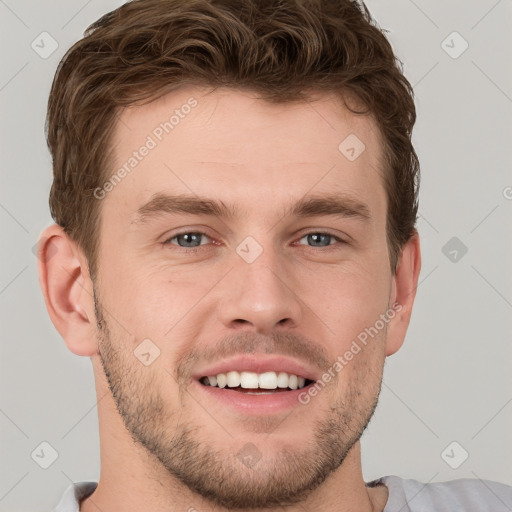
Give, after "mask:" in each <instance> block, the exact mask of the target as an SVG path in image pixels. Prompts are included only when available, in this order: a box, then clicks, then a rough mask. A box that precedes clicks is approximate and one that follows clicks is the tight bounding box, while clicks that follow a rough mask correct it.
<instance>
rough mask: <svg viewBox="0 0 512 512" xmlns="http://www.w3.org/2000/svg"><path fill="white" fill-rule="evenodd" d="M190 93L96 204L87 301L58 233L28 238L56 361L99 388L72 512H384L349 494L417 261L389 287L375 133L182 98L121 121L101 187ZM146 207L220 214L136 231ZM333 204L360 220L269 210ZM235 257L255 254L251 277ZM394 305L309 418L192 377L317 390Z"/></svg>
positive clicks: (161, 216)
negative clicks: (169, 198) (81, 360)
mask: <svg viewBox="0 0 512 512" xmlns="http://www.w3.org/2000/svg"><path fill="white" fill-rule="evenodd" d="M192 96H193V97H194V98H195V99H196V100H197V106H196V107H194V108H193V109H191V111H190V113H188V114H187V115H186V116H184V117H183V118H182V119H180V121H179V124H177V125H176V126H175V127H174V129H173V130H172V131H171V132H170V133H168V134H164V136H163V137H162V140H161V141H158V140H157V139H156V138H155V137H153V138H155V140H157V142H158V144H157V145H156V147H154V148H152V149H151V150H150V151H149V152H148V154H147V156H145V157H144V158H143V159H141V161H140V162H138V163H137V166H136V167H134V168H133V170H132V171H131V172H130V173H129V174H128V175H127V176H126V177H124V178H123V179H122V180H121V181H120V182H119V183H118V184H116V186H115V187H114V188H113V189H112V190H111V191H109V192H108V193H107V194H106V195H105V197H104V198H103V199H101V200H100V201H101V208H102V211H101V218H102V225H101V230H100V244H99V245H100V247H99V260H98V261H99V267H98V276H97V279H96V282H95V283H94V290H93V283H92V281H91V279H90V276H89V274H88V268H87V263H86V260H85V258H84V255H83V253H82V251H81V250H80V248H79V247H78V246H77V245H76V244H75V243H74V242H73V241H72V240H70V239H69V237H67V235H66V234H65V233H64V232H63V230H62V229H61V228H60V227H59V226H56V225H53V226H50V227H49V228H47V229H46V230H45V231H44V232H43V233H42V235H41V243H40V247H39V251H40V256H41V257H40V259H39V261H40V263H39V271H40V283H41V287H42V290H43V294H44V297H45V301H46V305H47V308H48V311H49V314H50V316H51V319H52V321H53V323H54V325H55V326H56V328H57V329H58V331H59V332H60V334H61V335H62V337H63V339H64V340H65V342H66V344H67V346H68V348H69V350H71V351H72V352H73V353H75V354H78V355H81V356H89V357H90V358H91V361H92V364H93V369H94V376H95V382H96V391H97V397H98V418H99V428H100V441H101V475H100V481H99V484H98V487H97V489H96V490H95V492H94V493H93V494H92V495H91V496H90V497H89V498H87V499H85V500H83V501H82V503H81V508H80V509H81V511H82V512H93V511H94V512H97V511H98V510H102V511H104V512H108V511H113V510H123V511H125V512H132V511H134V512H135V511H140V510H152V511H154V512H160V511H164V510H165V511H166V512H169V511H178V510H180V511H181V510H194V509H195V510H198V511H204V512H206V511H213V510H215V511H218V512H220V511H223V510H229V509H230V508H234V507H235V506H238V508H240V509H243V510H254V511H255V510H263V508H265V509H266V510H272V511H273V510H282V507H283V506H286V507H287V510H288V511H290V512H299V511H304V510H307V511H308V512H316V511H320V510H322V511H324V510H330V511H348V510H358V511H376V510H379V511H381V510H382V509H383V508H384V506H385V503H386V501H387V498H388V491H387V488H386V487H385V486H379V487H375V488H369V487H366V486H365V482H364V480H363V475H362V468H361V452H360V441H359V438H360V435H361V433H362V431H363V430H364V428H365V427H366V425H367V424H368V422H369V420H370V418H371V416H372V414H373V411H374V408H375V405H376V403H377V398H378V393H379V390H380V384H381V380H382V371H383V365H384V361H385V358H386V357H387V356H389V355H391V354H393V353H395V352H396V351H397V350H398V349H399V348H400V346H401V345H402V343H403V341H404V338H405V334H406V330H407V327H408V324H409V320H410V315H411V310H412V306H413V301H414V297H415V290H416V286H417V283H418V275H419V271H420V266H421V259H420V248H419V240H418V237H417V236H414V237H413V238H412V239H411V240H410V241H409V242H408V243H407V244H405V245H404V247H403V248H402V251H401V254H400V260H399V265H398V269H397V272H396V273H395V274H392V273H391V270H390V263H389V256H388V247H387V240H386V207H387V206H386V204H387V198H386V193H385V190H384V186H383V183H382V166H381V164H380V159H381V158H382V149H381V148H382V142H381V139H380V134H379V132H378V130H377V128H376V124H375V122H374V121H373V120H372V118H370V117H368V116H356V115H354V114H351V113H350V112H349V111H348V110H347V109H346V108H345V107H344V106H343V105H342V104H341V103H340V102H339V101H337V100H336V98H334V97H332V96H327V95H320V96H318V97H317V98H315V101H314V102H309V103H308V102H297V103H284V104H283V103H279V104H270V103H268V102H265V101H263V100H261V99H256V98H255V96H254V95H253V94H252V93H250V92H247V91H243V92H242V91H239V90H232V89H218V90H215V91H213V92H209V91H208V90H207V89H204V88H199V87H197V88H187V89H180V90H177V91H174V92H172V93H170V94H168V95H166V96H164V97H162V98H160V99H159V100H157V101H155V102H153V103H151V104H148V105H144V106H138V107H132V108H129V109H126V110H125V111H124V112H123V113H122V114H121V118H120V121H119V122H118V124H117V127H116V132H115V142H114V147H115V152H114V154H115V160H116V161H115V166H114V167H113V168H112V170H111V172H109V173H108V176H111V174H113V173H114V172H115V171H116V170H117V169H118V168H119V167H121V166H122V165H123V163H125V162H126V161H127V160H128V158H129V157H130V156H131V155H132V152H133V151H134V150H135V149H136V148H139V147H140V146H141V145H142V144H144V143H145V141H146V140H147V137H148V135H151V134H152V133H153V131H154V129H155V127H157V126H159V125H160V123H162V122H164V121H166V120H168V119H169V116H170V115H171V114H172V112H173V111H174V110H175V109H177V108H180V106H182V105H184V104H185V103H186V102H187V100H188V99H189V98H190V97H192ZM349 134H356V135H357V137H358V138H359V139H360V140H361V141H363V142H364V144H365V150H364V151H363V152H362V153H361V155H360V156H359V157H358V158H356V159H355V160H354V161H350V160H349V159H347V158H346V157H345V156H344V155H343V154H342V153H341V152H340V151H339V150H338V145H339V144H340V142H341V141H343V140H344V139H345V138H346V137H347V136H348V135H349ZM157 193H166V194H169V195H170V194H173V195H176V194H180V195H185V194H187V195H192V196H194V197H197V196H200V197H201V198H203V197H204V198H208V199H210V200H212V201H218V202H222V203H224V204H226V205H229V206H230V207H232V208H234V209H235V210H234V212H233V215H232V216H231V217H224V216H220V215H209V214H207V213H206V212H203V213H178V212H170V211H167V212H163V211H160V212H159V213H158V214H153V215H151V214H149V215H148V216H147V217H146V218H145V220H144V221H141V220H140V219H139V220H138V221H137V216H136V214H137V210H138V209H139V208H140V207H141V206H142V205H143V204H145V203H147V202H148V201H149V200H151V199H152V198H154V195H155V194H157ZM332 194H338V195H344V198H345V200H346V198H347V197H350V198H351V199H352V200H353V203H352V206H353V205H354V204H355V202H357V203H360V204H362V205H365V206H366V208H367V210H368V213H369V216H368V217H367V218H365V217H363V216H361V215H350V216H347V215H332V214H331V215H327V214H325V213H324V214H322V213H318V212H317V213H315V214H314V215H312V214H310V215H306V216H301V217H299V216H294V215H292V214H290V212H289V210H288V211H285V208H290V209H291V207H292V205H294V204H295V203H296V202H298V201H299V200H302V199H308V198H311V197H315V198H319V197H320V198H322V197H327V196H328V195H332ZM349 206H350V205H349ZM310 213H311V212H310ZM198 232H200V233H203V235H196V236H195V237H194V235H192V236H191V235H189V236H188V238H187V237H186V236H185V237H184V236H181V237H177V234H182V235H183V234H184V233H198ZM325 233H327V234H326V235H325ZM315 234H316V237H315ZM319 234H320V236H319ZM321 234H324V235H323V236H322V235H321ZM307 235H313V236H309V237H308V236H307ZM329 235H332V236H329ZM248 236H250V237H252V239H250V240H253V239H254V240H255V241H256V242H253V241H251V242H250V243H249V245H246V241H245V242H244V240H245V239H246V237H248ZM336 237H338V238H339V239H341V240H344V241H345V242H341V241H339V240H338V239H337V238H336ZM166 241H167V242H166ZM165 242H166V243H165ZM241 242H244V243H243V244H242V245H241V247H242V249H245V251H247V250H249V252H250V253H251V252H252V254H254V251H255V250H257V249H255V248H258V247H259V248H262V249H263V251H262V252H261V254H259V255H257V257H256V258H255V259H254V260H253V261H251V262H248V261H247V260H246V259H244V258H243V257H242V256H241V255H243V251H242V252H240V247H239V246H240V244H241ZM251 244H253V245H251ZM254 244H256V245H254ZM237 248H239V252H237ZM47 254H49V255H51V257H45V255H47ZM94 296H96V300H97V304H96V308H95V303H94V298H93V297H94ZM395 303H396V304H399V305H400V306H401V307H400V308H399V311H396V313H395V314H394V315H393V317H392V318H391V319H390V320H389V321H388V322H387V324H386V327H385V328H384V329H381V330H380V331H379V333H378V335H376V336H375V337H373V338H369V341H368V343H367V344H366V345H365V346H363V347H362V350H361V351H360V352H359V353H357V355H354V357H353V359H352V360H350V361H348V362H347V364H346V365H344V366H343V369H342V370H341V371H337V372H335V376H334V378H332V379H330V382H329V383H328V384H327V385H325V387H324V388H323V389H321V390H320V391H319V392H318V393H317V394H316V396H314V397H313V398H311V400H310V401H309V402H308V403H307V404H304V403H301V402H300V401H299V400H297V399H296V396H297V393H299V391H298V390H297V391H291V390H290V391H281V392H276V391H274V392H271V394H267V395H259V396H256V395H247V394H246V393H243V392H240V391H234V390H232V389H231V390H230V389H227V388H225V389H224V390H221V389H216V388H215V389H214V388H211V387H207V386H205V385H204V384H203V383H201V382H200V380H199V379H200V377H203V376H206V375H207V374H208V372H210V370H212V369H213V368H214V367H215V366H218V365H219V364H221V363H222V362H223V361H225V360H229V359H231V358H232V357H234V356H238V355H243V354H245V355H247V354H250V357H251V358H252V359H251V361H252V362H254V363H257V364H259V365H260V367H261V370H262V372H263V370H265V369H268V368H266V367H265V365H267V366H268V365H271V362H270V357H271V356H273V355H280V356H282V358H283V359H282V360H281V361H280V362H278V363H276V364H277V365H278V364H283V365H288V366H290V365H291V367H292V366H293V367H294V368H296V369H297V370H296V371H297V373H298V374H300V373H301V372H302V373H304V375H305V376H307V377H309V378H310V379H309V380H312V381H317V380H318V379H320V378H322V375H323V374H324V372H326V371H327V370H328V368H329V367H331V368H332V366H333V363H334V362H335V361H336V360H337V357H338V356H340V355H343V354H344V353H345V352H346V351H347V350H349V349H350V346H351V343H352V341H353V340H354V339H356V338H357V336H358V334H359V333H361V332H362V331H363V330H364V329H365V328H367V327H370V326H373V325H374V324H375V322H376V320H378V319H379V318H381V317H380V316H379V315H382V314H383V313H386V311H389V309H390V308H391V305H393V304H395ZM98 323H99V326H102V327H103V329H101V330H100V329H99V326H98ZM146 339H149V340H151V342H150V343H151V344H152V345H150V346H151V347H154V346H156V347H158V349H159V351H160V354H159V356H158V357H157V358H156V359H154V361H153V362H151V364H148V365H145V364H143V363H141V361H140V360H139V359H138V358H137V357H136V356H135V355H134V350H136V349H137V347H138V346H139V345H140V343H141V342H142V340H146ZM146 347H147V345H146ZM152 350H154V349H152ZM146 352H147V350H146ZM274 362H275V361H274ZM229 364H231V363H229V362H228V365H229ZM236 364H238V365H239V366H240V365H241V364H242V363H240V362H237V363H236ZM274 366H276V365H274ZM105 369H106V370H107V371H106V372H105ZM231 369H232V370H244V368H231ZM271 369H274V367H272V368H271ZM212 371H213V370H212ZM260 373H261V372H260ZM107 374H108V375H107ZM313 384H314V382H313ZM307 389H311V388H304V390H307ZM211 391H213V392H211ZM221 395H222V396H221ZM234 395H236V398H237V401H231V399H230V398H229V397H230V396H234ZM278 396H279V397H286V396H289V397H292V398H291V399H285V400H284V401H283V400H281V401H279V400H278ZM226 397H228V398H227V399H226ZM248 452H249V455H250V457H249V459H244V454H245V455H247V453H248ZM240 454H242V455H240ZM251 457H252V458H251ZM247 460H249V463H247Z"/></svg>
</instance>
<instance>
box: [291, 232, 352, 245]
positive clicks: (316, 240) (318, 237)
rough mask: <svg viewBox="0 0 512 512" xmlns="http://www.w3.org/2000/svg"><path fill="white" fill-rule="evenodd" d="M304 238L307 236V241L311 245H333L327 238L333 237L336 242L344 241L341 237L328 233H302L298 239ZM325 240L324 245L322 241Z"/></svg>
mask: <svg viewBox="0 0 512 512" xmlns="http://www.w3.org/2000/svg"><path fill="white" fill-rule="evenodd" d="M304 238H307V240H308V242H310V243H312V244H313V245H312V247H328V246H329V245H333V244H331V243H330V240H329V239H331V240H332V239H333V238H334V239H335V240H336V241H338V242H341V243H344V240H342V239H341V238H339V237H337V236H335V235H331V234H330V233H321V232H318V233H308V234H307V235H304V236H303V237H302V238H301V239H300V240H304ZM326 241H327V244H326V245H324V244H323V243H324V242H326Z"/></svg>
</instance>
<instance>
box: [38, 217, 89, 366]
mask: <svg viewBox="0 0 512 512" xmlns="http://www.w3.org/2000/svg"><path fill="white" fill-rule="evenodd" d="M37 256H38V272H39V284H40V286H41V290H42V292H43V296H44V301H45V304H46V309H47V310H48V314H49V315H50V318H51V320H52V322H53V325H55V328H56V329H57V330H58V331H59V333H60V335H61V336H62V338H63V339H64V341H65V342H66V345H67V346H68V348H69V350H71V352H73V353H74V354H76V355H80V356H92V355H94V354H97V353H98V347H97V341H96V319H95V314H94V299H93V288H92V281H91V279H90V276H89V269H88V266H87V263H86V259H85V257H84V256H83V253H82V251H81V250H80V248H79V247H78V245H77V244H76V243H75V242H74V241H73V240H71V238H70V237H69V236H68V235H67V234H66V233H65V232H64V230H63V229H62V228H61V227H60V226H58V225H56V224H53V225H51V226H49V227H48V228H46V229H45V230H44V231H43V232H42V233H41V235H40V236H39V240H38V248H37Z"/></svg>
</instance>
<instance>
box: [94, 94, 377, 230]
mask: <svg viewBox="0 0 512 512" xmlns="http://www.w3.org/2000/svg"><path fill="white" fill-rule="evenodd" d="M113 155H114V162H113V168H112V169H111V171H110V173H111V174H110V176H111V177H115V176H114V175H115V174H121V175H122V177H121V178H120V179H117V178H119V176H118V177H117V178H116V179H115V180H113V181H115V182H116V183H115V184H114V186H112V187H109V189H110V190H111V191H110V192H109V193H108V195H107V201H105V204H103V208H104V209H107V210H110V211H111V213H113V214H115V213H117V214H119V213H120V211H121V210H122V211H123V216H124V217H126V216H129V217H130V220H133V218H134V216H135V215H136V213H137V210H138V209H139V208H140V207H141V206H142V205H143V204H145V203H147V202H148V201H149V200H150V199H151V197H153V196H154V195H155V194H157V193H159V192H167V193H173V194H187V195H191V194H192V195H193V194H196V195H200V196H202V197H209V196H212V195H214V196H216V197H221V198H222V199H223V200H225V202H226V203H230V204H234V203H235V202H239V203H243V204H239V206H240V207H241V208H240V211H242V209H243V210H244V211H245V213H248V212H249V211H250V207H251V206H252V207H253V208H256V209H257V208H258V207H259V209H260V213H261V208H262V207H263V206H264V205H265V206H264V207H265V209H267V210H268V209H270V208H272V207H275V208H276V209H277V208H278V207H279V206H282V204H283V202H286V203H288V201H287V199H289V198H290V197H291V196H296V197H297V198H300V197H303V196H304V195H305V194H307V193H308V192H309V191H310V192H312V193H315V195H317V196H318V194H321V193H322V192H342V193H349V194H350V195H352V196H353V197H354V198H355V199H360V200H361V202H365V203H368V204H369V209H370V210H371V211H372V212H373V210H376V211H377V210H383V209H384V208H385V202H386V200H385V193H384V189H383V172H384V171H383V167H382V161H383V158H382V144H381V136H380V132H379V130H378V128H377V125H376V123H375V121H374V120H373V118H372V117H370V116H366V115H365V116H361V115H355V114H353V113H351V112H350V111H349V110H348V109H347V108H346V107H345V106H344V105H343V103H342V102H341V101H340V100H339V99H338V98H336V97H335V96H333V95H316V96H315V97H314V98H311V99H310V100H308V101H302V102H293V103H290V102H289V103H270V102H267V101H264V100H262V99H258V98H257V97H256V95H255V94H253V93H250V92H248V91H241V90H235V89H228V88H221V89H216V90H215V91H212V90H210V89H206V88H202V87H196V88H186V89H185V88H184V89H181V90H178V91H174V92H172V93H170V94H167V95H166V96H163V97H161V98H159V99H158V100H156V101H154V102H152V103H149V104H146V105H142V106H132V107H129V108H127V109H124V110H123V111H122V112H121V113H120V116H119V118H118V122H117V125H116V129H115V132H114V138H113ZM122 169H124V171H123V172H119V171H120V170H122ZM269 199H274V200H275V201H274V202H272V201H269ZM262 201H264V202H262ZM281 209H282V208H281Z"/></svg>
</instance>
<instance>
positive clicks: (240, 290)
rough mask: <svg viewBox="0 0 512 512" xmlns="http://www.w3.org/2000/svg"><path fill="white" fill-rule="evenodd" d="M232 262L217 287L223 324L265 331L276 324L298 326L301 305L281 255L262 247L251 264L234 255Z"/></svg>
mask: <svg viewBox="0 0 512 512" xmlns="http://www.w3.org/2000/svg"><path fill="white" fill-rule="evenodd" d="M233 262H234V268H233V270H231V272H229V273H228V274H227V276H226V278H225V279H223V280H222V282H221V283H222V290H219V291H220V293H221V296H220V297H219V309H218V311H219V315H220V320H221V321H222V323H223V324H224V325H225V326H226V327H228V328H230V329H243V328H250V330H253V331H255V332H258V333H262V334H269V333H271V332H272V330H274V329H275V328H276V327H277V326H285V327H288V328H293V327H296V326H297V325H299V323H300V318H301V315H302V311H303V306H302V303H301V301H300V298H299V297H298V295H297V290H295V289H294V288H296V286H294V281H293V274H292V272H291V270H290V269H289V268H287V266H286V261H284V260H283V258H282V257H279V256H276V255H275V253H273V251H271V250H264V251H263V253H262V254H260V255H259V256H258V258H257V259H256V260H255V261H252V262H251V263H249V262H247V261H245V260H244V259H243V258H241V257H238V255H236V257H235V258H234V259H233ZM221 283H219V284H221Z"/></svg>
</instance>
